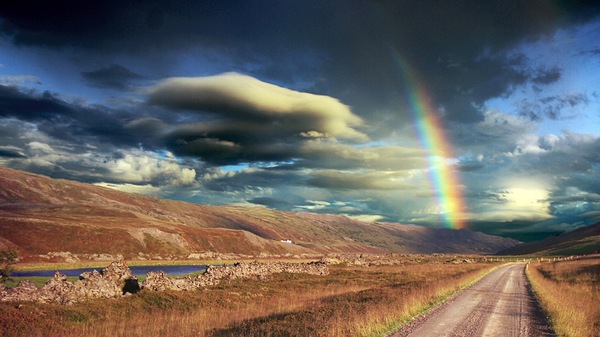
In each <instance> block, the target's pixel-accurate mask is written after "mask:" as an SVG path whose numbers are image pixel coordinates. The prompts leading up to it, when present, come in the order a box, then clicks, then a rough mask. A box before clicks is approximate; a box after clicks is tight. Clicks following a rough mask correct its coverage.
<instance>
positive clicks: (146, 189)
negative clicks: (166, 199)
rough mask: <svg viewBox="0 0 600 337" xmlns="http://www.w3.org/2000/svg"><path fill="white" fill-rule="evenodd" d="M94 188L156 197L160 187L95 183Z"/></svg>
mask: <svg viewBox="0 0 600 337" xmlns="http://www.w3.org/2000/svg"><path fill="white" fill-rule="evenodd" d="M94 185H96V186H102V187H107V188H110V189H113V190H117V191H121V192H127V193H136V194H142V195H148V196H157V195H159V192H160V191H161V190H160V187H155V186H152V185H150V184H146V185H135V184H113V183H95V184H94Z"/></svg>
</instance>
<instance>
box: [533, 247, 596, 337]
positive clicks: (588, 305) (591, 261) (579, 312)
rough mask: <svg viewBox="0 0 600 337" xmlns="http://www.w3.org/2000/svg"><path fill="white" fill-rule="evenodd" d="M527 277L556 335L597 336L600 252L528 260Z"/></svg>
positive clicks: (570, 336) (568, 336)
mask: <svg viewBox="0 0 600 337" xmlns="http://www.w3.org/2000/svg"><path fill="white" fill-rule="evenodd" d="M527 276H528V278H529V280H530V282H531V284H532V286H533V289H534V291H535V293H536V295H537V297H538V299H539V300H540V302H541V304H542V306H543V307H544V309H545V310H546V312H547V313H548V314H549V316H550V319H551V322H552V325H553V326H554V329H555V331H556V333H557V334H558V335H559V336H566V337H597V336H600V293H599V290H600V255H595V256H587V257H580V258H577V259H572V260H554V259H551V260H546V261H541V262H531V263H530V264H529V265H528V268H527Z"/></svg>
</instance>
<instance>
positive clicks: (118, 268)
mask: <svg viewBox="0 0 600 337" xmlns="http://www.w3.org/2000/svg"><path fill="white" fill-rule="evenodd" d="M136 288H137V289H136ZM138 290H139V285H137V278H136V277H135V276H133V274H132V273H131V270H130V269H129V268H128V267H127V266H126V265H125V264H124V263H123V262H122V261H114V262H112V263H111V264H110V265H109V266H108V267H106V268H104V269H103V270H102V271H101V272H98V271H97V270H93V271H91V272H85V273H83V274H81V275H80V276H79V280H78V281H75V282H70V281H68V280H67V277H66V276H65V275H63V274H61V273H59V272H56V273H55V274H54V276H53V277H52V278H51V279H50V280H48V281H47V282H46V284H45V285H44V286H43V287H42V288H41V289H40V288H37V287H36V286H35V284H33V282H31V281H22V282H20V283H19V284H18V285H17V286H16V287H15V288H12V289H10V288H6V287H4V288H1V289H0V301H3V302H13V301H27V302H40V303H50V302H58V303H61V304H73V303H75V302H81V301H85V300H88V299H93V298H118V297H121V296H123V295H125V294H126V293H128V292H136V291H138Z"/></svg>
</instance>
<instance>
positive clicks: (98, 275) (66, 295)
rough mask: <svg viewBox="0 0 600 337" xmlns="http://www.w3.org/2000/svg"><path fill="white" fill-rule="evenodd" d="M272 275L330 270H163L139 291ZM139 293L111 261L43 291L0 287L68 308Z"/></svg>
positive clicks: (239, 266) (318, 266)
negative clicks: (173, 273) (174, 273)
mask: <svg viewBox="0 0 600 337" xmlns="http://www.w3.org/2000/svg"><path fill="white" fill-rule="evenodd" d="M274 273H304V274H314V275H327V274H329V270H328V269H327V265H326V264H325V263H323V262H313V263H284V262H269V263H259V262H250V263H247V262H239V263H236V264H234V265H233V266H209V267H208V268H207V269H206V272H205V273H203V274H201V275H199V276H196V277H184V278H172V277H168V276H167V274H166V273H164V272H162V271H159V272H149V273H148V274H147V277H146V279H145V280H144V282H143V283H142V286H141V288H143V289H147V290H149V291H163V290H178V291H185V290H188V291H189V290H196V289H199V288H204V287H208V286H214V285H217V284H219V283H220V282H222V281H230V280H234V279H238V278H249V277H256V278H258V279H261V280H264V279H265V278H266V277H268V276H269V275H271V274H274ZM139 290H140V285H139V284H138V281H137V278H136V277H135V276H134V275H133V274H132V273H131V270H130V269H129V268H128V267H127V266H126V265H125V264H124V263H123V262H122V261H114V262H112V263H111V264H110V265H109V266H108V267H106V268H104V269H103V270H102V271H101V272H98V271H97V270H93V271H91V272H85V273H82V274H81V275H80V276H79V280H78V281H75V282H70V281H68V280H67V277H66V276H65V275H63V274H61V273H59V272H56V273H55V274H54V276H53V277H52V278H51V279H50V280H48V282H46V284H45V285H44V286H43V287H42V288H37V287H36V286H35V284H34V283H33V282H31V281H22V282H20V283H19V284H18V285H17V286H16V287H15V288H7V287H5V286H4V285H3V284H0V301H2V302H19V301H24V302H40V303H60V304H65V305H69V304H73V303H76V302H81V301H85V300H88V299H93V298H120V297H123V296H125V295H128V294H130V293H136V292H138V291H139Z"/></svg>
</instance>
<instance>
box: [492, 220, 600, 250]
mask: <svg viewBox="0 0 600 337" xmlns="http://www.w3.org/2000/svg"><path fill="white" fill-rule="evenodd" d="M597 253H600V222H599V223H597V224H595V225H591V226H586V227H580V228H578V229H576V230H574V231H571V232H568V233H564V234H561V235H557V236H552V237H549V238H546V239H544V240H540V241H534V242H527V243H523V244H521V245H518V246H514V247H511V248H508V249H505V250H502V251H500V252H499V253H498V255H526V254H527V255H581V254H597Z"/></svg>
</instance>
